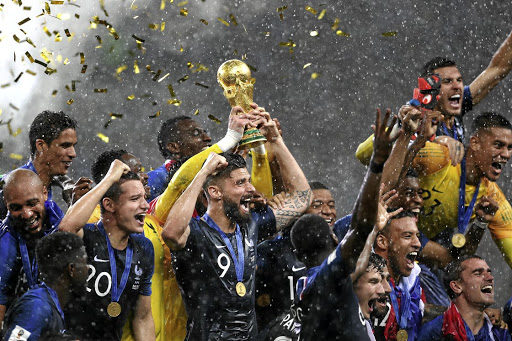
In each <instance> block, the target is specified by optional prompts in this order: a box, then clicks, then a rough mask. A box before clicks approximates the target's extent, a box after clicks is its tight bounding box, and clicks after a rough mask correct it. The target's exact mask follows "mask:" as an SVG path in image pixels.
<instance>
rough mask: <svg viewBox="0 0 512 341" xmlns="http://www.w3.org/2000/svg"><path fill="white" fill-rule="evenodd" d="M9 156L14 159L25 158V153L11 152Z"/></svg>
mask: <svg viewBox="0 0 512 341" xmlns="http://www.w3.org/2000/svg"><path fill="white" fill-rule="evenodd" d="M9 157H10V158H11V159H14V160H23V155H20V154H14V153H11V154H9Z"/></svg>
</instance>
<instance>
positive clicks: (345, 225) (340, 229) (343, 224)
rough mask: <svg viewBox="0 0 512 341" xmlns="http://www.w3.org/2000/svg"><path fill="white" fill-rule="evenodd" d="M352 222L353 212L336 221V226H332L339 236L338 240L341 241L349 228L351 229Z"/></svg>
mask: <svg viewBox="0 0 512 341" xmlns="http://www.w3.org/2000/svg"><path fill="white" fill-rule="evenodd" d="M351 222H352V214H349V215H346V216H344V217H343V218H341V219H338V220H337V221H336V222H335V223H334V227H333V228H332V229H333V231H334V234H335V235H336V237H338V242H341V241H342V240H343V238H345V235H346V234H347V232H348V230H349V229H350V223H351Z"/></svg>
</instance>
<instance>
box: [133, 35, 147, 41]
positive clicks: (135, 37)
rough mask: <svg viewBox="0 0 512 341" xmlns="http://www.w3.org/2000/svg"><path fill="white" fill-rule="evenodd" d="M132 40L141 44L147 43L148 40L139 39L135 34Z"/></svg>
mask: <svg viewBox="0 0 512 341" xmlns="http://www.w3.org/2000/svg"><path fill="white" fill-rule="evenodd" d="M132 38H133V39H135V40H136V41H138V42H141V43H143V42H145V41H146V40H144V39H142V38H139V37H137V36H136V35H135V34H132Z"/></svg>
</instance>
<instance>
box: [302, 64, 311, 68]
mask: <svg viewBox="0 0 512 341" xmlns="http://www.w3.org/2000/svg"><path fill="white" fill-rule="evenodd" d="M311 64H312V63H307V64H305V65H304V66H303V67H302V69H305V68H308V67H310V66H311Z"/></svg>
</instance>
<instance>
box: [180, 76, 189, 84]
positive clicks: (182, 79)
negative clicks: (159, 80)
mask: <svg viewBox="0 0 512 341" xmlns="http://www.w3.org/2000/svg"><path fill="white" fill-rule="evenodd" d="M187 79H188V76H183V77H182V78H180V79H178V84H179V83H183V82H184V81H186V80H187Z"/></svg>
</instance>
